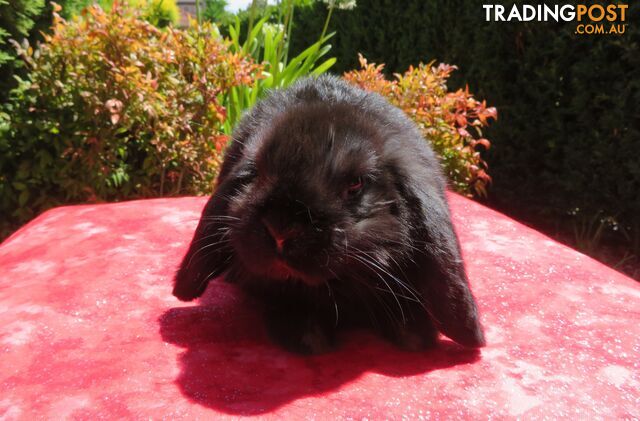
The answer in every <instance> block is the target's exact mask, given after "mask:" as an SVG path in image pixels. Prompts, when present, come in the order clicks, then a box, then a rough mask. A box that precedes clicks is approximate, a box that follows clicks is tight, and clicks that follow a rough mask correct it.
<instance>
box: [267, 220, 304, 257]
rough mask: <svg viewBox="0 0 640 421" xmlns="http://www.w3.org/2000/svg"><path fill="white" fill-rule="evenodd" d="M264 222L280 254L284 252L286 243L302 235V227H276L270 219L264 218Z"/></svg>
mask: <svg viewBox="0 0 640 421" xmlns="http://www.w3.org/2000/svg"><path fill="white" fill-rule="evenodd" d="M262 224H263V225H264V227H265V228H266V230H267V232H268V233H269V236H270V237H271V238H272V239H273V241H274V243H275V245H276V250H277V251H278V254H282V251H283V249H284V246H285V243H286V242H287V241H288V240H291V239H293V238H295V237H297V236H299V235H300V229H299V228H296V227H294V226H290V227H285V228H282V229H280V228H276V226H275V225H274V224H273V223H271V222H270V221H269V220H267V219H265V218H262Z"/></svg>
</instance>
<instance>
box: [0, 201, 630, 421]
mask: <svg viewBox="0 0 640 421" xmlns="http://www.w3.org/2000/svg"><path fill="white" fill-rule="evenodd" d="M205 200H206V199H205V198H192V197H188V198H179V199H156V200H145V201H134V202H124V203H117V204H106V205H86V206H72V207H62V208H57V209H53V210H51V211H48V212H46V213H45V214H43V215H42V216H40V217H38V218H36V219H35V220H34V221H32V222H31V223H29V224H28V225H26V226H25V227H23V228H22V229H20V230H19V231H18V232H17V233H15V234H14V235H13V236H11V237H10V238H9V239H7V240H6V241H5V242H4V243H2V245H0V419H33V418H55V419H60V418H73V419H76V418H77V419H96V418H110V419H111V418H136V419H137V418H171V419H173V418H188V419H210V418H218V417H221V416H228V417H237V416H242V415H253V416H263V417H268V418H284V419H302V418H305V419H308V418H316V419H335V418H345V419H349V418H354V419H362V418H369V419H380V418H400V417H401V416H407V417H409V418H422V417H423V418H488V417H494V418H514V417H522V418H543V417H548V418H553V419H555V418H574V419H598V418H602V419H604V418H606V419H610V418H628V419H638V417H640V285H639V284H638V283H636V282H635V281H633V280H632V279H630V278H627V277H625V276H623V275H621V274H619V273H617V272H615V271H614V270H612V269H610V268H607V267H605V266H603V265H602V264H600V263H598V262H596V261H594V260H592V259H590V258H588V257H586V256H584V255H582V254H580V253H578V252H576V251H574V250H572V249H570V248H568V247H565V246H563V245H560V244H558V243H556V242H554V241H552V240H550V239H549V238H547V237H545V236H544V235H542V234H540V233H538V232H536V231H534V230H532V229H530V228H527V227H525V226H523V225H521V224H519V223H517V222H515V221H513V220H511V219H509V218H507V217H505V216H504V215H501V214H499V213H497V212H495V211H492V210H489V209H487V208H485V207H483V206H481V205H480V204H477V203H475V202H472V201H470V200H467V199H464V198H462V197H460V196H458V195H453V194H451V195H449V200H450V204H451V208H452V212H453V218H454V223H455V226H456V230H457V232H458V234H459V236H460V240H461V242H462V249H463V254H464V258H465V261H466V266H467V270H468V274H469V278H470V280H471V284H472V288H473V291H474V294H475V296H476V298H477V301H478V305H479V309H480V312H481V319H482V323H483V325H484V327H485V330H486V335H487V341H488V346H487V347H486V348H483V349H482V350H481V351H479V352H478V351H472V350H467V349H464V348H462V347H459V346H457V345H455V344H453V343H452V342H450V341H448V340H446V339H443V340H442V343H441V346H440V347H439V348H437V349H433V350H429V351H426V352H421V353H409V352H403V351H400V350H398V349H396V348H394V347H393V346H392V345H390V344H387V343H385V342H384V341H382V340H380V339H378V338H377V337H375V336H373V335H372V334H369V333H367V332H353V333H350V334H348V335H345V336H344V337H343V338H342V346H341V347H340V348H339V349H338V350H337V351H335V352H332V353H329V354H325V355H319V356H311V357H304V356H298V355H293V354H290V353H287V352H285V351H283V350H281V349H280V348H279V347H277V346H275V345H273V344H272V343H270V341H269V340H268V338H267V337H266V335H265V333H264V328H263V325H262V323H261V320H260V317H259V315H258V314H257V311H256V309H255V305H254V303H253V302H251V301H250V300H249V299H248V298H246V297H244V296H243V295H242V293H240V292H239V291H238V290H237V289H235V287H233V286H231V285H228V284H225V283H223V282H219V281H215V282H212V283H211V284H210V285H209V288H208V290H207V292H206V293H205V296H204V297H203V298H202V299H201V300H200V301H199V302H194V303H182V302H179V301H178V300H176V299H175V298H174V297H173V296H172V295H171V282H172V275H173V273H174V271H175V269H176V266H177V265H178V263H179V261H180V259H181V257H182V255H183V253H184V252H185V251H186V247H187V245H188V243H189V241H190V239H191V236H192V234H193V231H194V229H195V226H196V223H197V220H198V218H199V215H200V211H201V209H202V207H203V205H204V203H205Z"/></svg>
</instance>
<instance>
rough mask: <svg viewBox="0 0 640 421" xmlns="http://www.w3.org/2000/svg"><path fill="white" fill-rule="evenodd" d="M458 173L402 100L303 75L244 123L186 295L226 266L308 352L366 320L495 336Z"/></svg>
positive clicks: (414, 337)
mask: <svg viewBox="0 0 640 421" xmlns="http://www.w3.org/2000/svg"><path fill="white" fill-rule="evenodd" d="M445 184H446V182H445V178H444V176H443V174H442V170H441V168H440V164H439V162H438V160H437V159H436V157H435V155H434V152H433V151H432V149H431V148H430V146H429V144H428V143H427V142H426V141H425V140H424V139H423V137H422V136H421V134H420V132H419V131H418V129H417V127H416V126H415V124H414V123H413V122H411V120H409V119H408V118H407V117H406V116H405V115H404V113H403V112H402V111H401V110H399V109H398V108H396V107H394V106H392V105H390V104H389V103H388V102H387V101H386V100H385V99H383V98H382V97H381V96H379V95H377V94H374V93H368V92H365V91H363V90H360V89H358V88H356V87H354V86H351V85H349V84H347V83H345V82H344V81H342V80H341V79H339V78H337V77H333V76H321V77H319V78H308V79H304V80H301V81H299V82H297V83H295V84H294V85H293V86H291V87H290V88H287V89H284V90H278V91H274V92H272V93H271V94H270V95H269V96H268V97H267V98H266V99H264V100H262V101H260V102H259V103H258V104H257V105H256V106H255V107H254V108H253V109H252V110H250V111H249V112H248V113H247V114H246V115H245V116H244V117H243V118H242V120H241V122H240V123H239V125H238V126H237V128H236V129H235V131H234V133H233V140H232V142H231V143H230V145H229V147H228V149H227V152H226V155H225V160H224V163H223V165H222V168H221V171H220V175H219V177H218V181H217V185H216V188H215V191H214V193H213V196H212V197H211V198H210V200H209V202H208V203H207V205H206V206H205V208H204V211H203V213H202V218H201V220H200V222H199V224H198V227H197V229H196V232H195V235H194V238H193V241H192V243H191V245H190V247H189V250H188V251H187V254H186V256H185V257H184V260H183V261H182V264H181V265H180V268H179V270H178V272H177V274H176V277H175V286H174V290H173V294H174V295H175V296H176V297H178V298H179V299H181V300H193V299H194V298H196V297H198V296H200V295H201V294H202V293H203V292H204V290H205V288H206V287H207V284H208V282H209V280H210V279H213V278H215V277H217V276H219V275H224V277H225V279H226V280H227V281H229V282H234V283H237V284H238V285H240V286H241V287H242V288H244V289H245V290H246V291H247V292H249V293H250V294H253V295H254V296H256V297H258V299H259V300H260V301H261V302H262V303H263V304H264V311H265V318H266V322H267V327H268V330H269V332H270V333H271V335H272V337H273V338H274V339H275V340H276V341H277V342H279V343H281V344H282V345H284V346H285V347H287V348H288V349H290V350H294V351H298V352H304V353H308V352H311V353H316V352H322V351H324V350H326V349H328V348H330V347H331V346H332V345H333V344H334V340H335V334H336V332H337V331H338V330H339V329H340V328H342V327H346V326H363V325H365V326H368V327H371V328H373V329H375V330H376V331H378V332H379V333H381V334H383V335H384V336H386V337H387V338H389V339H391V340H393V341H394V342H396V343H398V344H399V345H401V346H403V347H405V348H409V349H421V348H423V347H425V346H429V345H431V344H434V343H435V340H436V337H437V330H440V331H441V332H442V333H444V334H445V335H446V336H448V337H449V338H451V339H453V340H454V341H456V342H458V343H460V344H462V345H466V346H469V347H480V346H483V345H484V343H485V341H484V336H483V332H482V328H481V326H480V324H479V321H478V313H477V309H476V304H475V302H474V298H473V296H472V294H471V291H470V290H469V286H468V281H467V277H466V275H465V271H464V266H463V262H462V258H461V255H460V248H459V244H458V239H457V237H456V234H455V232H454V230H453V226H452V223H451V218H450V215H449V209H448V206H447V202H446V199H445Z"/></svg>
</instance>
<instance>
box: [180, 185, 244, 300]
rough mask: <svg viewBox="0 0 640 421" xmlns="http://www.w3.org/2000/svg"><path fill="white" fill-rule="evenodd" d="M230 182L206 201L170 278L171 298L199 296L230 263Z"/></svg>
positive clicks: (186, 298) (183, 298) (220, 187)
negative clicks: (188, 242)
mask: <svg viewBox="0 0 640 421" xmlns="http://www.w3.org/2000/svg"><path fill="white" fill-rule="evenodd" d="M233 187H234V186H233V183H232V180H229V179H227V180H226V181H225V182H222V183H221V184H219V185H218V187H217V189H216V191H215V193H214V194H213V196H212V197H211V198H210V199H209V201H208V202H207V204H206V206H205V207H204V210H203V211H202V216H201V217H200V222H198V227H197V228H196V232H195V234H194V236H193V240H191V244H190V245H189V250H188V251H187V254H186V255H185V256H184V258H183V259H182V263H181V264H180V267H179V269H178V272H177V273H176V276H175V278H174V287H173V295H174V296H176V297H177V298H179V299H180V300H182V301H191V300H193V299H195V298H198V297H199V296H201V295H202V293H203V292H204V290H205V289H206V288H207V285H208V284H209V280H211V279H213V278H215V277H217V276H219V275H221V274H222V273H223V272H224V271H225V270H226V269H227V265H228V263H229V261H230V260H231V256H232V250H231V247H230V246H229V245H228V242H227V241H225V236H226V235H228V229H229V228H228V224H229V218H228V217H227V215H226V214H227V209H228V199H227V198H228V197H229V194H230V193H231V192H232V191H233Z"/></svg>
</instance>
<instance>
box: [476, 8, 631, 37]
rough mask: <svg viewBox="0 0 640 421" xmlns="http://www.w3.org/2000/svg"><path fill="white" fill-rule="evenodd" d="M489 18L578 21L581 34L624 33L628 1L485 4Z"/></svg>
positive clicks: (499, 19) (511, 20) (507, 20)
mask: <svg viewBox="0 0 640 421" xmlns="http://www.w3.org/2000/svg"><path fill="white" fill-rule="evenodd" d="M482 8H483V9H484V13H485V20H486V21H487V22H531V21H535V22H549V21H556V22H561V21H562V22H575V23H576V27H575V33H576V34H579V35H583V34H584V35H599V34H602V35H609V34H612V35H621V34H624V33H625V31H626V29H627V10H628V9H629V5H628V4H608V5H602V4H577V5H573V4H564V5H562V4H554V5H547V4H535V5H534V4H513V5H512V6H510V7H509V6H504V5H501V4H483V5H482Z"/></svg>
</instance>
